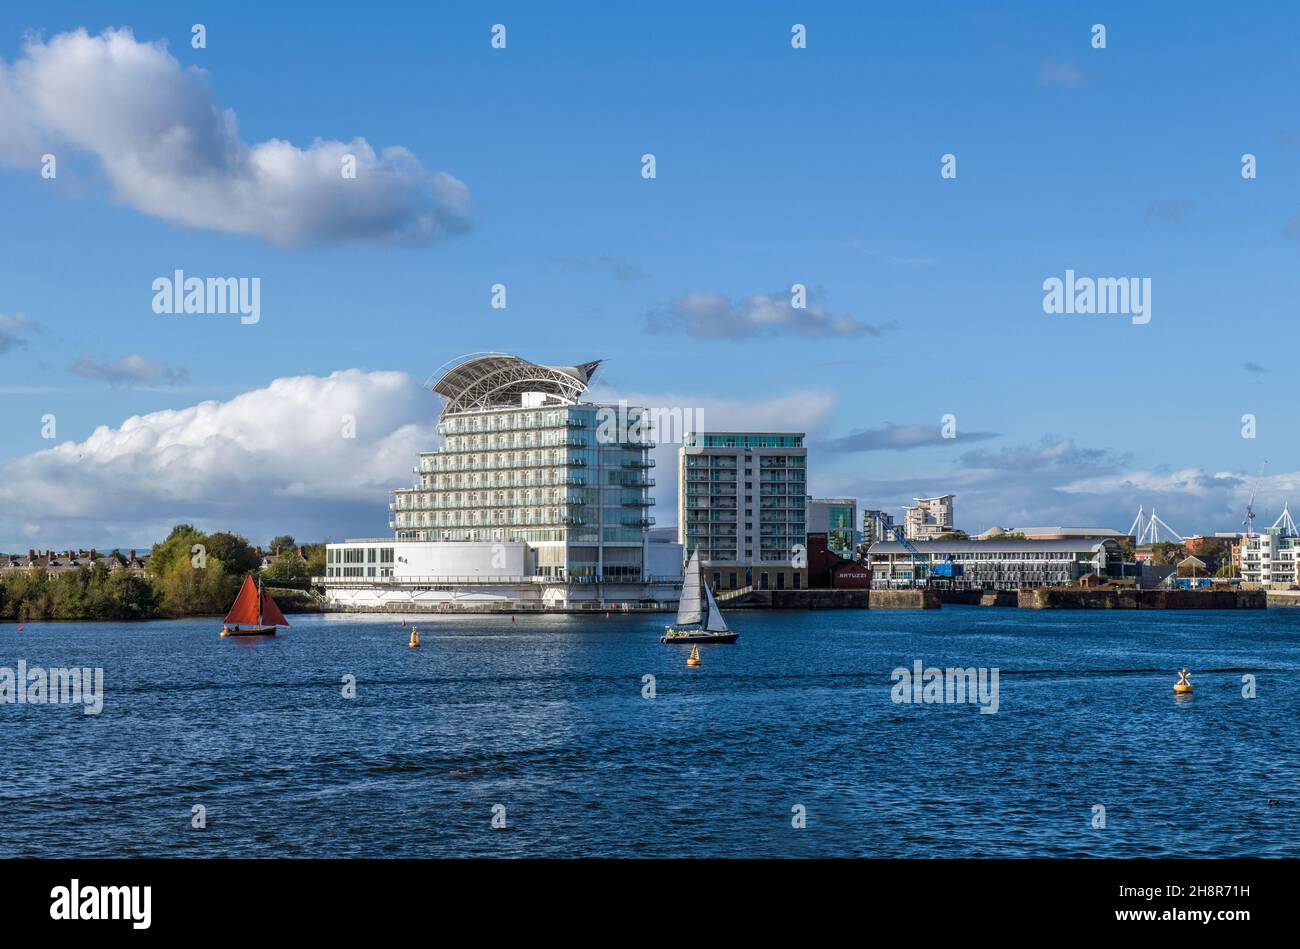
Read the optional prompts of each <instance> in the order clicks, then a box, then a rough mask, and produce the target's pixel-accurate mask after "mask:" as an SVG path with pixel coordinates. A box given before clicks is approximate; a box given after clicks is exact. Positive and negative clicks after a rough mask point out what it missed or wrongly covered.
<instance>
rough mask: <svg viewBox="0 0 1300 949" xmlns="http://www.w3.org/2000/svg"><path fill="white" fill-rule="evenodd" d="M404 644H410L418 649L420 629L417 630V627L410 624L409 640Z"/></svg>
mask: <svg viewBox="0 0 1300 949" xmlns="http://www.w3.org/2000/svg"><path fill="white" fill-rule="evenodd" d="M406 645H408V646H410V647H411V648H412V649H419V648H420V630H419V627H416V626H412V627H411V641H410V642H409V643H407V644H406Z"/></svg>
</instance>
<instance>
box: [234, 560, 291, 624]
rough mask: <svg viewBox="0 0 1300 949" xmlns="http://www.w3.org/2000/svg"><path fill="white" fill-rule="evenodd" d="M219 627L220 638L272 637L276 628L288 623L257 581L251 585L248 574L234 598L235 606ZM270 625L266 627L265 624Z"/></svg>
mask: <svg viewBox="0 0 1300 949" xmlns="http://www.w3.org/2000/svg"><path fill="white" fill-rule="evenodd" d="M224 623H225V625H223V626H222V627H221V635H222V636H274V635H275V628H276V627H277V626H288V625H289V621H288V620H287V619H285V618H284V614H283V613H281V612H280V607H278V606H276V605H275V600H273V599H272V598H271V594H269V593H267V592H266V591H265V590H263V589H262V582H261V581H260V580H259V581H258V582H257V583H256V584H254V583H253V575H252V574H251V573H250V574H249V575H248V576H246V577H244V585H243V586H242V587H240V589H239V596H237V597H235V605H234V606H232V607H231V608H230V612H229V613H227V614H226V618H225V620H224ZM268 623H269V624H270V625H266V624H268Z"/></svg>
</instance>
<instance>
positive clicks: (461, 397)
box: [425, 353, 603, 416]
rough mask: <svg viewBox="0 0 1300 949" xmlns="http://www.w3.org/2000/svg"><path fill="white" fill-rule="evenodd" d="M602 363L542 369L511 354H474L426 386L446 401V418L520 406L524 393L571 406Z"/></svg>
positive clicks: (439, 373)
mask: <svg viewBox="0 0 1300 949" xmlns="http://www.w3.org/2000/svg"><path fill="white" fill-rule="evenodd" d="M602 361H603V360H600V359H597V360H594V361H593V362H584V363H582V364H580V365H577V366H541V365H538V364H537V363H533V362H529V361H528V360H527V359H521V358H520V357H519V356H512V355H510V354H509V353H472V354H471V355H468V356H461V357H460V358H459V359H453V360H452V361H451V362H449V363H447V364H446V365H445V366H443V367H442V368H440V369H439V370H437V371H436V372H435V373H434V374H433V376H431V377H430V380H431V381H429V382H426V383H425V384H426V385H427V386H429V387H430V388H431V389H433V391H434V392H436V393H438V395H440V396H442V397H443V398H445V399H446V400H447V404H446V405H444V406H443V409H442V414H443V415H444V416H445V415H448V414H450V413H453V412H471V411H474V410H475V409H490V408H500V407H505V406H517V405H519V404H520V401H521V397H522V395H523V393H525V392H542V393H545V394H546V395H548V396H554V397H555V398H557V399H560V400H562V401H564V402H567V403H572V402H576V401H577V400H578V397H579V396H581V395H582V393H583V392H585V391H586V390H587V385H588V384H589V383H590V382H591V379H592V377H593V376H594V375H595V374H596V369H597V368H598V367H599V366H600V364H601V362H602Z"/></svg>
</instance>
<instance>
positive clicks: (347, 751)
mask: <svg viewBox="0 0 1300 949" xmlns="http://www.w3.org/2000/svg"><path fill="white" fill-rule="evenodd" d="M291 619H292V621H293V622H294V626H293V629H292V630H291V631H290V632H288V633H287V634H283V635H281V636H279V637H276V638H274V639H264V640H232V639H220V638H219V637H218V636H217V630H218V624H217V622H216V621H214V620H185V621H177V622H157V623H145V624H113V623H102V624H55V623H36V624H28V625H27V626H26V628H25V630H24V632H22V633H18V632H17V630H16V627H15V626H13V625H12V624H9V625H6V626H3V627H0V666H8V667H10V668H14V667H16V665H17V662H18V660H19V659H25V660H26V661H27V663H28V664H29V665H42V666H102V667H103V669H104V676H105V699H104V703H105V704H104V709H103V712H102V714H100V715H98V716H87V715H83V714H82V712H81V711H80V709H79V708H75V707H67V706H56V705H44V706H41V705H16V704H7V705H0V737H2V738H3V748H4V769H3V777H2V778H0V855H3V856H14V855H31V856H111V855H163V856H167V855H175V856H266V857H269V856H388V855H392V856H458V855H469V856H576V855H598V856H632V855H651V856H805V855H807V856H816V855H846V856H847V855H873V856H906V857H929V856H985V855H987V856H1002V855H1009V856H1016V855H1023V856H1030V855H1045V856H1066V855H1095V856H1143V855H1189V856H1211V855H1260V856H1281V855H1286V856H1292V857H1294V856H1300V843H1297V839H1296V825H1297V816H1300V781H1298V779H1297V759H1298V756H1300V711H1298V710H1300V648H1298V647H1300V611H1290V610H1286V609H1273V610H1268V611H1251V612H1197V613H1190V612H1141V613H1136V612H1100V611H1098V612H1036V611H1022V610H1016V609H1007V608H979V607H946V608H944V609H943V610H940V611H929V612H886V611H836V612H807V613H802V612H800V613H796V612H742V611H735V612H734V613H732V614H731V621H732V625H733V626H735V627H736V628H738V629H740V630H741V638H740V641H739V643H738V644H736V645H735V646H712V647H705V648H704V649H702V652H703V655H704V664H703V666H702V667H701V668H699V669H687V668H686V667H685V665H684V660H685V658H686V648H685V647H679V646H664V645H661V644H660V643H659V641H658V636H659V633H660V630H661V626H662V624H663V622H664V621H665V617H663V616H653V615H652V616H622V615H614V616H612V617H610V618H609V619H604V618H603V617H602V616H599V615H597V616H591V617H571V616H547V617H533V616H530V617H522V616H521V617H519V618H518V620H517V622H512V621H511V619H510V617H509V616H491V617H429V618H425V619H421V620H418V621H417V623H418V625H419V627H420V631H421V637H422V640H423V645H422V648H420V649H414V650H413V649H408V648H407V647H406V637H407V634H408V632H409V627H408V628H403V627H401V626H400V625H399V624H398V621H397V620H396V619H395V618H377V617H361V618H358V617H353V616H342V615H334V616H320V617H316V616H309V617H291ZM917 659H920V660H922V661H923V662H924V663H925V664H926V665H927V666H929V665H935V666H976V667H981V666H983V667H996V668H998V669H999V686H1000V694H999V706H1000V707H999V710H998V712H997V714H992V715H982V714H980V713H979V711H978V707H977V706H974V705H961V706H957V705H947V706H940V705H905V704H895V703H894V702H893V701H892V700H891V687H892V682H891V680H890V672H891V670H892V669H894V668H895V667H897V666H907V667H909V668H910V667H911V666H912V664H913V662H914V661H915V660H917ZM1183 665H1187V666H1188V667H1190V668H1191V669H1192V670H1193V672H1194V675H1193V680H1194V682H1195V683H1196V692H1195V696H1194V697H1193V698H1192V699H1191V700H1189V701H1179V700H1176V699H1175V698H1174V696H1173V694H1172V691H1171V685H1172V683H1173V682H1174V680H1175V678H1176V676H1175V674H1174V673H1175V671H1176V670H1177V669H1178V668H1179V667H1181V666H1183ZM1247 673H1252V674H1254V675H1255V676H1256V677H1257V690H1258V695H1257V697H1256V698H1254V699H1249V700H1248V699H1245V698H1243V697H1242V676H1243V675H1244V674H1247ZM347 675H352V676H355V677H356V683H357V686H356V690H357V692H356V698H355V699H351V700H349V699H345V698H343V697H342V695H341V691H342V689H343V685H342V679H343V678H344V676H347ZM646 675H653V676H654V677H655V691H656V697H655V698H653V699H647V698H644V697H643V695H642V692H643V689H644V687H645V686H644V684H643V683H644V678H643V677H644V676H646ZM1270 801H1273V802H1275V803H1270ZM196 804H197V805H202V806H203V807H204V808H205V809H206V813H207V820H208V826H207V828H206V829H205V830H195V829H192V828H191V826H190V824H191V808H192V807H193V806H194V805H196ZM1096 804H1101V805H1104V807H1105V808H1106V826H1105V828H1104V829H1097V828H1094V827H1093V826H1092V820H1093V806H1094V805H1096ZM496 805H501V806H503V807H504V808H505V819H506V825H507V826H506V828H505V829H504V830H494V829H493V828H492V825H491V822H492V817H493V809H494V807H495V806H496ZM796 805H802V806H803V808H804V810H805V812H806V820H807V826H806V827H805V828H803V829H799V830H796V829H794V828H792V826H791V817H792V813H793V811H792V808H794V807H795V806H796Z"/></svg>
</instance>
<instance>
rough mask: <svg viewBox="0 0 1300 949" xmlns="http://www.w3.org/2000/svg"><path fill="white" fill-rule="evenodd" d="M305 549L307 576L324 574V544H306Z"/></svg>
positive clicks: (321, 575)
mask: <svg viewBox="0 0 1300 949" xmlns="http://www.w3.org/2000/svg"><path fill="white" fill-rule="evenodd" d="M305 549H306V551H307V573H306V574H305V575H306V576H309V577H323V576H325V545H324V544H308V545H307V547H306V548H305Z"/></svg>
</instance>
